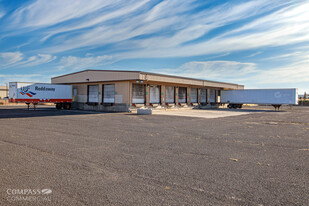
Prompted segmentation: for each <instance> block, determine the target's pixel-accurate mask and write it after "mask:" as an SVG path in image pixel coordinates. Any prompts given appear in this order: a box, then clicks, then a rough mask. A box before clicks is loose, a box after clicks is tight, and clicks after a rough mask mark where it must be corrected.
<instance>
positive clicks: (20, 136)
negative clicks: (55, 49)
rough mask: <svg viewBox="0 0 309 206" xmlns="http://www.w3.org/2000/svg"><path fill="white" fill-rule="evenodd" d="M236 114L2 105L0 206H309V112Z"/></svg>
mask: <svg viewBox="0 0 309 206" xmlns="http://www.w3.org/2000/svg"><path fill="white" fill-rule="evenodd" d="M222 111H224V112H236V111H227V110H217V112H218V114H219V113H220V112H221V113H222ZM194 112H195V111H194ZM203 112H204V113H203V115H206V116H207V111H206V112H205V111H203ZM215 112H216V110H211V111H209V114H210V113H212V115H214V114H213V113H215ZM237 112H240V113H242V114H241V115H226V116H220V117H218V118H203V117H198V114H196V116H195V115H194V114H192V115H190V116H183V115H166V114H155V115H147V116H139V115H135V114H129V113H97V112H86V111H57V110H54V109H48V108H43V109H39V110H38V111H27V110H25V109H24V107H4V106H1V107H0V125H1V130H0V205H27V204H28V205H259V206H261V205H265V206H266V205H309V184H308V183H309V161H308V160H309V107H294V108H293V109H289V110H285V111H281V112H273V111H250V110H248V111H244V112H241V111H237ZM21 189H30V190H34V189H40V190H42V189H49V190H50V192H49V193H48V194H43V195H42V194H13V193H14V192H12V191H18V190H21ZM44 195H45V196H44ZM20 196H22V197H25V196H31V197H32V199H26V200H24V199H18V197H20ZM39 197H40V198H39ZM43 197H44V198H45V199H44V198H43Z"/></svg>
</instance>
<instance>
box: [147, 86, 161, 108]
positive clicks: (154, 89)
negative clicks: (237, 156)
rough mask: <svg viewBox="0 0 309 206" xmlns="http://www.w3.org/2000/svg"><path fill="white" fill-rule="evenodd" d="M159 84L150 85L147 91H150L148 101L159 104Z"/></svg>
mask: <svg viewBox="0 0 309 206" xmlns="http://www.w3.org/2000/svg"><path fill="white" fill-rule="evenodd" d="M160 91H161V88H160V86H157V85H150V88H149V93H150V99H149V102H150V103H153V104H159V103H160Z"/></svg>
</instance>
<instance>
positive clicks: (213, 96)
mask: <svg viewBox="0 0 309 206" xmlns="http://www.w3.org/2000/svg"><path fill="white" fill-rule="evenodd" d="M209 98H210V103H216V90H215V89H211V90H210V96H209Z"/></svg>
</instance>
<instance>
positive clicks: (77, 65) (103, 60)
mask: <svg viewBox="0 0 309 206" xmlns="http://www.w3.org/2000/svg"><path fill="white" fill-rule="evenodd" d="M90 55H91V54H90ZM112 61H114V60H113V57H112V56H108V55H104V56H89V55H87V56H86V57H76V56H67V57H62V58H61V60H60V62H59V63H58V64H59V65H60V66H58V69H60V70H61V69H66V70H68V69H70V70H78V69H89V68H91V67H97V66H100V65H105V64H110V63H111V62H112Z"/></svg>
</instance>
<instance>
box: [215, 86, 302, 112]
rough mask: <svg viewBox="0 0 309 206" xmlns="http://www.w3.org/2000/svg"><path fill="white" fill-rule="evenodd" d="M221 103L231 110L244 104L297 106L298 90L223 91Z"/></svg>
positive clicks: (278, 106) (276, 106)
mask: <svg viewBox="0 0 309 206" xmlns="http://www.w3.org/2000/svg"><path fill="white" fill-rule="evenodd" d="M221 103H226V104H228V107H229V108H230V109H231V108H241V107H242V105H243V104H262V105H273V106H274V107H275V108H278V109H279V108H280V106H281V105H297V104H298V92H297V89H244V90H223V91H221Z"/></svg>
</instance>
